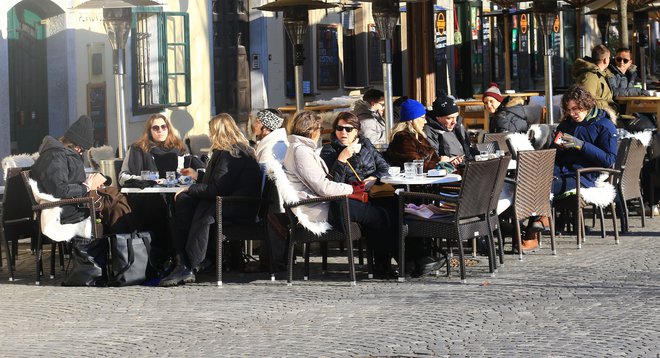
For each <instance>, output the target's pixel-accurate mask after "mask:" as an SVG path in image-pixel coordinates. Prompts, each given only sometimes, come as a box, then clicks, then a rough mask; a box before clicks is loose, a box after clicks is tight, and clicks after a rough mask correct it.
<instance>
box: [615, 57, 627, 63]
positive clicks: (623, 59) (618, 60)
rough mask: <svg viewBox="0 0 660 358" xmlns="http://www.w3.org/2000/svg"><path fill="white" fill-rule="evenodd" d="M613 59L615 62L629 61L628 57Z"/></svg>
mask: <svg viewBox="0 0 660 358" xmlns="http://www.w3.org/2000/svg"><path fill="white" fill-rule="evenodd" d="M614 59H615V60H616V62H623V63H628V62H630V59H629V58H623V57H615V58H614Z"/></svg>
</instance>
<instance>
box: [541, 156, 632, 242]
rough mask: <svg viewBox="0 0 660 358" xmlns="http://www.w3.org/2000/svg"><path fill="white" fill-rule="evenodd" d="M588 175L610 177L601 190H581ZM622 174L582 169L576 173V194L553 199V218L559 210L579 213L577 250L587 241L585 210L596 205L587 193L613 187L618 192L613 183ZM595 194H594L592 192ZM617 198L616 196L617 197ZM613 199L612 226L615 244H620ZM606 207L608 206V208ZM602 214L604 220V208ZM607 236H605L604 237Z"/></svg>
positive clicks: (603, 169) (606, 169)
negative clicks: (583, 180) (599, 174)
mask: <svg viewBox="0 0 660 358" xmlns="http://www.w3.org/2000/svg"><path fill="white" fill-rule="evenodd" d="M586 173H605V174H609V177H608V179H607V180H606V181H604V182H603V183H602V187H600V188H598V187H597V188H580V181H581V178H582V175H583V174H586ZM619 174H620V171H619V170H616V169H612V168H596V167H592V168H582V169H578V170H577V172H576V186H577V188H576V190H575V194H574V195H573V194H571V195H564V196H561V197H555V198H554V199H553V203H552V204H553V208H552V214H553V217H556V211H557V209H559V210H565V211H567V212H575V213H577V217H576V218H575V221H576V224H577V225H576V226H575V231H576V241H577V248H578V249H581V248H582V243H584V242H585V241H586V239H585V236H586V229H585V220H584V208H585V207H587V206H589V205H594V204H595V203H594V202H592V200H591V199H590V197H589V196H588V195H585V193H584V192H585V191H593V190H610V187H612V189H611V190H616V189H614V188H613V181H614V178H615V176H618V175H619ZM592 193H593V192H592ZM599 196H601V197H604V196H606V195H599ZM615 197H616V196H615ZM615 197H614V198H612V200H611V201H610V202H609V203H608V204H607V205H609V206H610V209H611V211H612V225H613V227H614V243H615V244H617V245H618V244H619V231H618V225H617V222H616V204H615V199H616V198H615ZM607 205H606V206H607ZM598 208H599V210H600V212H601V218H603V212H602V206H598ZM603 236H605V235H603Z"/></svg>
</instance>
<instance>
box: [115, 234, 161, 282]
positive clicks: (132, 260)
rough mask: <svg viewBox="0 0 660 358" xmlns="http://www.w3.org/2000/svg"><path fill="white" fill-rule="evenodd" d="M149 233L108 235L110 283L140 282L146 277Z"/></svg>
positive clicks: (149, 244) (149, 246)
mask: <svg viewBox="0 0 660 358" xmlns="http://www.w3.org/2000/svg"><path fill="white" fill-rule="evenodd" d="M150 253H151V233H150V232H146V231H143V232H137V231H134V232H132V233H126V234H115V235H113V236H111V237H110V255H111V256H110V257H111V258H110V262H111V264H110V277H109V278H110V285H112V286H129V285H139V284H142V283H143V282H144V281H145V280H146V278H147V269H148V268H149V255H150Z"/></svg>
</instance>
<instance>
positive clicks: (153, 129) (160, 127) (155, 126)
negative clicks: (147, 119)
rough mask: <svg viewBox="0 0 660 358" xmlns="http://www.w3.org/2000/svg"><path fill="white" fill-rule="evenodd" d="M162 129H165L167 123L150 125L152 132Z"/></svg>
mask: <svg viewBox="0 0 660 358" xmlns="http://www.w3.org/2000/svg"><path fill="white" fill-rule="evenodd" d="M159 129H160V130H161V131H164V130H167V124H161V125H153V126H151V130H152V131H154V132H158V130H159Z"/></svg>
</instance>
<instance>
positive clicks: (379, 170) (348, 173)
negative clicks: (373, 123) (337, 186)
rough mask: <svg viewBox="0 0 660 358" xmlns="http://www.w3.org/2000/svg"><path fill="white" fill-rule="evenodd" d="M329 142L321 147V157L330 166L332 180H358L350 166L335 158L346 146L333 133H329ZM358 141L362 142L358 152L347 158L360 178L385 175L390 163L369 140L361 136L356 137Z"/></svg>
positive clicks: (345, 181) (349, 181)
mask: <svg viewBox="0 0 660 358" xmlns="http://www.w3.org/2000/svg"><path fill="white" fill-rule="evenodd" d="M330 139H331V142H330V144H326V145H324V146H323V149H321V159H323V161H324V162H325V164H326V165H327V166H328V168H330V173H329V174H330V176H332V180H333V181H336V182H339V183H346V184H350V183H352V182H355V181H358V178H357V177H355V174H354V173H353V171H352V170H351V168H350V167H349V166H348V165H346V164H343V163H341V162H339V161H338V160H337V158H338V157H339V153H341V151H342V150H344V148H346V146H344V145H343V144H341V142H340V141H339V140H338V139H337V137H336V136H335V134H334V133H332V134H331V135H330ZM358 143H360V144H362V148H361V149H360V152H358V153H354V154H353V156H352V157H350V158H348V162H349V163H351V165H352V166H353V169H355V171H356V172H357V173H358V175H359V176H360V179H362V180H364V179H365V178H367V177H370V176H374V177H376V178H381V177H384V176H386V175H387V171H388V169H389V168H390V165H389V164H387V162H386V161H385V159H384V158H383V156H382V155H381V154H380V153H379V152H378V150H376V147H374V145H373V144H372V143H371V141H370V140H369V139H367V138H364V137H362V136H359V137H358Z"/></svg>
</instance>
